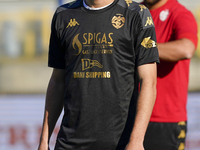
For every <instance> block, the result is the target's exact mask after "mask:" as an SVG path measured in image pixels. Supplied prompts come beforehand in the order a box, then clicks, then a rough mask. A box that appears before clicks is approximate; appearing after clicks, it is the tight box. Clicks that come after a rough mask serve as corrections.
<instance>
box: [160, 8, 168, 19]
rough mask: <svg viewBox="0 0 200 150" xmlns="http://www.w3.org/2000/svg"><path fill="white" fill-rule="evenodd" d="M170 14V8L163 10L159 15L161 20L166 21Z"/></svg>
mask: <svg viewBox="0 0 200 150" xmlns="http://www.w3.org/2000/svg"><path fill="white" fill-rule="evenodd" d="M168 15H169V10H168V9H166V10H163V11H161V12H160V15H159V17H160V20H161V21H165V20H166V19H167V17H168Z"/></svg>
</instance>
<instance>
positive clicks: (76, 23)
mask: <svg viewBox="0 0 200 150" xmlns="http://www.w3.org/2000/svg"><path fill="white" fill-rule="evenodd" d="M76 25H79V23H78V22H77V21H76V20H75V19H70V22H69V23H68V25H67V27H66V28H68V27H74V26H76Z"/></svg>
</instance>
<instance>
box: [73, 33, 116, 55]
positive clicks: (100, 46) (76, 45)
mask: <svg viewBox="0 0 200 150" xmlns="http://www.w3.org/2000/svg"><path fill="white" fill-rule="evenodd" d="M112 35H113V33H108V34H107V33H101V32H98V33H83V34H82V35H80V33H78V34H77V35H75V37H74V38H73V40H72V47H73V49H74V50H75V54H74V55H79V54H80V53H81V52H82V53H83V54H85V55H86V54H112V53H113V50H112V49H111V48H112V47H113V38H112ZM79 39H82V41H80V40H79ZM92 49H93V50H92Z"/></svg>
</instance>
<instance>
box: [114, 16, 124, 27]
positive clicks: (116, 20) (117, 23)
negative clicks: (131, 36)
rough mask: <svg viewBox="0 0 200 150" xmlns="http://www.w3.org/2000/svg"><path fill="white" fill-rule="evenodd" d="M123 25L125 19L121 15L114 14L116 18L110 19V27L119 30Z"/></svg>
mask: <svg viewBox="0 0 200 150" xmlns="http://www.w3.org/2000/svg"><path fill="white" fill-rule="evenodd" d="M124 24H125V18H124V16H123V15H122V14H116V16H114V17H113V18H112V25H113V26H114V27H115V28H116V29H119V28H121V27H123V26H124Z"/></svg>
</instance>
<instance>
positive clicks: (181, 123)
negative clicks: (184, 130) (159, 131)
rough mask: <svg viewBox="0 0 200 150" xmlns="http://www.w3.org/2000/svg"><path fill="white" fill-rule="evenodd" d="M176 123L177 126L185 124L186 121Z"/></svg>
mask: <svg viewBox="0 0 200 150" xmlns="http://www.w3.org/2000/svg"><path fill="white" fill-rule="evenodd" d="M178 125H179V126H185V125H186V123H185V121H181V122H179V123H178Z"/></svg>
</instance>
